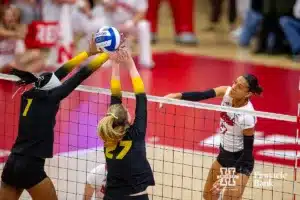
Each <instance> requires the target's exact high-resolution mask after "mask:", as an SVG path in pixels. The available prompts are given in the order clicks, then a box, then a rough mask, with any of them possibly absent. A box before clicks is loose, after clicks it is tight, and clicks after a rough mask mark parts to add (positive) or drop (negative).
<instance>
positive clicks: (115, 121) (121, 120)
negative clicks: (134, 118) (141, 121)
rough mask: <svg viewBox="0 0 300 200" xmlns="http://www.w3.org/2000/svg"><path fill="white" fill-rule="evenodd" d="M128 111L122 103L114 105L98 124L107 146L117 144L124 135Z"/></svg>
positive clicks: (99, 131)
mask: <svg viewBox="0 0 300 200" xmlns="http://www.w3.org/2000/svg"><path fill="white" fill-rule="evenodd" d="M128 127H129V126H128V121H127V111H126V110H125V109H124V107H123V106H122V105H121V104H116V105H112V106H111V107H110V108H109V109H108V113H107V115H106V116H105V117H104V118H102V119H101V120H100V122H99V124H98V128H97V129H98V135H99V137H100V138H101V139H102V140H103V141H104V145H105V147H108V146H114V145H117V144H118V142H119V141H120V140H122V138H123V137H124V135H125V133H126V131H127V128H128Z"/></svg>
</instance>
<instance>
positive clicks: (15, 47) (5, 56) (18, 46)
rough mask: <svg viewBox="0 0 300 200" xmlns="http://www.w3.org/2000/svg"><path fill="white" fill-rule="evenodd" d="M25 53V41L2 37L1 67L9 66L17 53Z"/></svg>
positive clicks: (0, 38)
mask: <svg viewBox="0 0 300 200" xmlns="http://www.w3.org/2000/svg"><path fill="white" fill-rule="evenodd" d="M24 52H25V44H24V42H23V40H17V39H8V38H4V37H0V67H2V66H4V65H6V64H9V63H10V62H12V61H13V60H14V58H15V55H16V54H17V53H24Z"/></svg>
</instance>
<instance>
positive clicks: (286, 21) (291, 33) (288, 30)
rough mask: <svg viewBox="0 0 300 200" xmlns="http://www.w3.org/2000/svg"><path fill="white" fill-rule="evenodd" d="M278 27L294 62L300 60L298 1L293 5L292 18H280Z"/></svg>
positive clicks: (299, 7) (299, 10)
mask: <svg viewBox="0 0 300 200" xmlns="http://www.w3.org/2000/svg"><path fill="white" fill-rule="evenodd" d="M280 25H281V27H282V30H283V31H284V33H285V36H286V38H287V40H288V42H289V44H290V47H291V49H292V53H293V56H294V58H295V61H299V58H300V56H299V55H300V0H297V1H296V3H295V5H294V10H293V16H282V17H280Z"/></svg>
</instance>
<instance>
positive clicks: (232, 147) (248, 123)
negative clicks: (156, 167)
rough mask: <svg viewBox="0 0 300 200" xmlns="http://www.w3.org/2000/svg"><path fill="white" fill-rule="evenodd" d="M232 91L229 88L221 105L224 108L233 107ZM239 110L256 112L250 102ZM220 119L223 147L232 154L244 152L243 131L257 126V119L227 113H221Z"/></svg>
mask: <svg viewBox="0 0 300 200" xmlns="http://www.w3.org/2000/svg"><path fill="white" fill-rule="evenodd" d="M230 90H231V87H228V89H227V91H226V93H225V95H224V97H223V100H222V103H221V105H222V106H228V107H232V98H231V97H230V96H229V92H230ZM239 109H243V110H251V111H254V108H253V105H252V103H251V102H250V101H248V103H247V105H245V106H243V107H240V108H239ZM220 117H221V119H220V139H221V145H222V147H223V148H224V149H225V150H226V151H230V152H237V151H241V150H243V149H244V140H243V139H244V137H243V130H244V129H249V128H253V127H254V126H255V124H256V117H255V116H252V115H250V114H237V113H226V112H221V114H220Z"/></svg>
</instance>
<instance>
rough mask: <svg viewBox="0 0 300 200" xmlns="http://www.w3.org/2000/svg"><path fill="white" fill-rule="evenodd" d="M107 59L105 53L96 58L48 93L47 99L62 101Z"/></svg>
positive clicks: (107, 56)
mask: <svg viewBox="0 0 300 200" xmlns="http://www.w3.org/2000/svg"><path fill="white" fill-rule="evenodd" d="M108 58H109V55H108V54H107V53H102V54H100V55H98V56H96V57H95V58H94V59H93V60H92V61H91V62H90V63H89V64H87V65H86V66H83V67H82V68H81V69H80V70H79V71H78V72H77V73H76V74H74V75H73V76H72V77H71V78H69V79H68V80H66V81H65V82H64V83H63V84H62V85H61V86H59V87H56V88H54V89H52V90H51V91H49V97H51V98H53V99H54V100H58V101H60V100H62V99H64V98H65V97H67V96H68V95H69V94H70V93H71V92H72V91H73V90H74V89H75V88H76V87H77V86H79V85H80V84H81V83H82V81H84V80H85V79H87V78H88V77H89V76H90V75H91V74H92V73H94V72H95V71H96V70H97V69H99V68H100V67H101V66H102V64H103V63H105V62H106V61H107V60H108Z"/></svg>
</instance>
